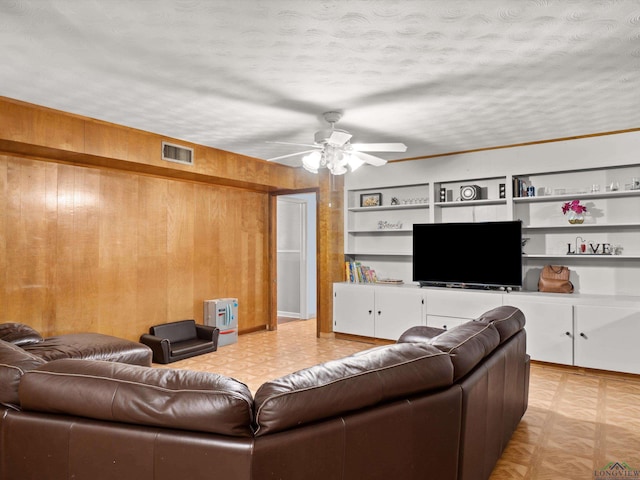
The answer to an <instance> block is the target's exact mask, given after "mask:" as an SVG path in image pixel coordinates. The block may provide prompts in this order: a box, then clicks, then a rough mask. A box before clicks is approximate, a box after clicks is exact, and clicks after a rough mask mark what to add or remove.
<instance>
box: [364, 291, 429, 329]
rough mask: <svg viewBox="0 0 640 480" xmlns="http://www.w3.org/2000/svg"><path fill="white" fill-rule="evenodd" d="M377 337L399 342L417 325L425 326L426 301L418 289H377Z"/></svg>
mask: <svg viewBox="0 0 640 480" xmlns="http://www.w3.org/2000/svg"><path fill="white" fill-rule="evenodd" d="M375 292H376V293H375V312H374V313H375V336H376V338H385V339H388V340H397V339H398V338H399V337H400V335H401V334H402V333H403V332H405V331H406V330H407V329H409V328H411V327H415V326H416V325H425V321H424V318H425V317H424V313H423V310H424V299H423V295H422V292H421V291H420V290H418V289H408V288H392V287H388V288H387V287H377V288H376V289H375Z"/></svg>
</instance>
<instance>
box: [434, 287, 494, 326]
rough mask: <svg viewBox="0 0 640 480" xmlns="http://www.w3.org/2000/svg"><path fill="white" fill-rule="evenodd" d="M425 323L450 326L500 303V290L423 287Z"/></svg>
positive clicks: (470, 318) (477, 315)
mask: <svg viewBox="0 0 640 480" xmlns="http://www.w3.org/2000/svg"><path fill="white" fill-rule="evenodd" d="M424 291H425V294H426V304H427V325H428V326H430V327H438V328H444V329H448V328H452V327H455V326H457V325H460V324H462V323H465V322H467V321H469V320H473V319H475V318H478V317H479V316H480V315H482V314H483V313H484V312H486V311H487V310H491V309H492V308H495V307H499V306H500V305H502V294H501V292H498V291H495V292H484V291H478V290H457V289H442V288H425V289H424Z"/></svg>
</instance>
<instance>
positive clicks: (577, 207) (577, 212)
mask: <svg viewBox="0 0 640 480" xmlns="http://www.w3.org/2000/svg"><path fill="white" fill-rule="evenodd" d="M586 211H587V207H585V206H584V205H582V204H581V203H580V200H571V201H570V202H565V203H564V205H562V213H563V214H565V215H566V214H567V213H568V214H569V216H568V220H569V223H570V224H571V225H580V224H581V223H584V212H586Z"/></svg>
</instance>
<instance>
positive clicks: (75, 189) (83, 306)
mask: <svg viewBox="0 0 640 480" xmlns="http://www.w3.org/2000/svg"><path fill="white" fill-rule="evenodd" d="M99 192H100V174H99V172H98V171H97V170H94V169H89V168H77V167H71V166H68V165H60V166H58V191H57V219H56V223H57V230H56V232H57V233H56V245H55V249H54V250H52V251H54V252H55V254H56V258H55V259H52V261H53V262H54V264H55V266H56V280H55V298H56V318H57V322H54V323H53V324H52V325H49V326H48V329H47V331H46V332H43V333H46V334H51V333H52V331H57V333H69V332H74V331H78V330H82V329H84V330H89V331H92V330H96V329H97V328H98V327H99V323H98V320H99V310H98V304H99V303H98V292H99V290H98V278H99V263H98V261H99V250H98V245H99V218H100V216H99V213H100V210H99V209H100V195H99ZM56 324H57V325H56ZM60 325H64V328H60Z"/></svg>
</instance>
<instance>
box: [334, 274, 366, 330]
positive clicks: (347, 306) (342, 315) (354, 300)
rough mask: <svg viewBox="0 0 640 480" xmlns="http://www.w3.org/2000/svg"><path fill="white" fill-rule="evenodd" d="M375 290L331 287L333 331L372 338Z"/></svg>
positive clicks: (364, 286) (344, 285) (345, 286)
mask: <svg viewBox="0 0 640 480" xmlns="http://www.w3.org/2000/svg"><path fill="white" fill-rule="evenodd" d="M374 292H375V289H374V288H372V287H370V286H367V285H350V284H344V283H335V284H334V285H333V331H334V332H340V333H348V334H350V335H362V336H365V337H374V336H375V333H374V320H373V311H374V308H375V305H374Z"/></svg>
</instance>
